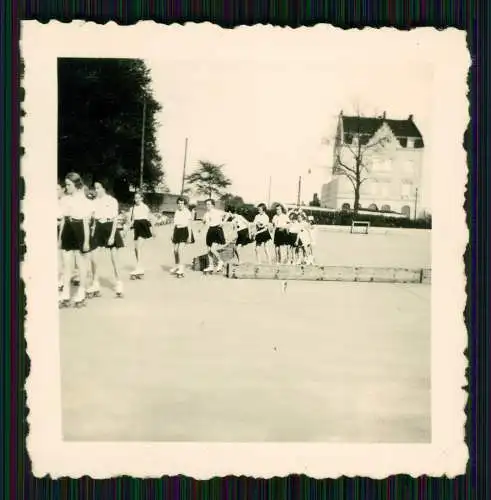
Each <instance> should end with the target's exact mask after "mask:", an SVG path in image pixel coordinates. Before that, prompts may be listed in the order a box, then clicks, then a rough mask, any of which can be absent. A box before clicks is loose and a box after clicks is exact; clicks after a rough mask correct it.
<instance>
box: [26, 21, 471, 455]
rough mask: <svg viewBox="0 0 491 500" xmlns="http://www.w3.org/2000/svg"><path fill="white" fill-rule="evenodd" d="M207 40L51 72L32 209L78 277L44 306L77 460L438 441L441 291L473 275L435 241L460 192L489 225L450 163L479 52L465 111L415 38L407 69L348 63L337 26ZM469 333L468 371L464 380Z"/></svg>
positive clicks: (54, 62)
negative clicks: (109, 452) (86, 454)
mask: <svg viewBox="0 0 491 500" xmlns="http://www.w3.org/2000/svg"><path fill="white" fill-rule="evenodd" d="M92 28H93V29H94V30H95V29H97V30H102V29H104V28H103V27H97V28H96V27H95V26H93V27H92ZM195 28H196V27H195V26H187V27H179V28H176V36H175V46H174V47H173V50H169V48H170V47H172V46H173V43H172V36H171V35H170V34H169V32H168V31H167V35H166V37H163V38H162V45H161V50H157V49H156V48H155V47H154V48H153V50H149V49H148V45H142V44H141V39H142V38H141V37H142V35H140V38H139V39H137V40H136V42H135V46H136V47H138V46H142V47H144V48H143V49H142V50H141V51H140V53H138V50H137V49H135V47H133V48H132V50H129V51H126V52H125V51H121V54H120V55H119V56H118V55H117V54H116V52H117V50H114V52H115V53H114V54H111V53H108V50H100V54H99V55H97V53H94V52H95V51H94V50H86V51H85V53H84V50H82V48H81V47H80V45H78V48H77V50H73V51H72V53H70V51H69V50H65V51H63V50H61V52H62V53H61V54H56V55H55V54H54V53H53V54H51V55H50V57H51V59H50V61H51V62H50V64H49V65H48V66H47V67H45V71H50V72H53V71H54V73H55V74H51V76H50V79H49V81H50V82H52V87H51V88H50V92H49V95H50V96H51V97H48V98H47V99H48V101H49V102H53V104H54V106H51V107H50V109H49V113H50V118H49V120H47V124H46V125H45V126H46V131H48V130H49V131H50V133H49V135H47V138H46V141H50V146H49V150H50V151H51V153H52V154H53V155H52V156H50V157H49V160H48V161H46V159H45V158H42V157H37V156H36V158H35V159H34V158H33V159H31V160H29V159H28V160H27V161H31V162H33V163H35V164H36V168H37V169H41V170H42V169H49V170H50V173H49V174H47V175H48V178H49V182H48V181H47V180H46V179H45V180H44V181H43V186H48V185H49V187H47V189H49V190H48V191H46V192H42V193H41V192H39V190H40V189H42V187H41V186H38V188H34V187H33V186H31V187H30V186H29V180H27V193H29V192H31V193H35V192H36V189H37V190H38V191H37V196H39V197H40V198H41V200H42V202H38V205H37V206H38V207H40V209H41V210H42V204H43V203H46V204H49V205H50V207H53V208H52V209H50V210H49V211H46V213H45V215H44V216H43V217H42V218H40V219H39V220H38V222H37V225H39V224H42V225H43V228H42V230H41V232H42V234H44V238H45V239H46V240H49V242H46V246H45V248H46V250H45V251H46V253H49V255H50V257H49V258H48V261H49V262H50V263H51V264H54V265H52V266H51V265H50V266H49V267H50V272H51V273H52V275H51V276H50V277H49V279H50V280H51V281H49V283H47V284H46V285H47V286H50V287H51V283H52V284H53V287H52V291H51V292H50V293H49V300H50V301H48V296H46V298H45V301H44V302H43V304H42V308H44V309H48V308H51V310H52V311H53V316H52V317H56V321H57V322H58V323H57V324H58V325H59V326H58V327H57V328H56V336H53V337H52V338H53V339H54V340H53V342H54V344H56V351H54V352H56V356H57V357H58V360H57V364H58V366H57V368H56V370H57V376H58V377H59V380H58V386H57V389H56V394H57V395H58V396H57V397H58V398H59V414H58V415H57V417H56V419H57V420H56V421H57V425H59V429H58V430H59V433H60V439H61V441H62V442H64V443H67V444H81V443H85V444H94V443H118V444H119V445H120V446H123V445H125V444H131V443H161V444H165V443H173V444H174V445H176V444H179V443H183V444H185V443H195V444H199V443H208V444H213V443H216V444H218V443H228V444H232V443H237V444H240V443H256V444H264V445H267V444H268V443H269V444H273V443H275V444H281V443H283V444H287V443H289V444H295V443H299V444H300V443H303V444H325V445H329V444H332V445H335V444H350V445H427V446H431V445H432V444H435V443H437V442H438V440H439V439H440V438H439V434H438V432H440V433H441V430H440V431H439V430H438V427H439V423H438V419H439V418H440V416H441V413H440V414H438V410H436V411H437V413H435V408H436V406H437V403H436V401H437V400H438V399H435V398H438V397H439V396H438V395H437V394H439V395H442V394H446V393H445V392H444V391H443V392H441V391H440V389H439V388H441V387H442V383H445V382H448V379H447V380H446V381H445V380H443V377H442V372H436V371H435V370H436V368H435V366H436V365H435V363H436V361H435V360H436V359H437V358H436V355H435V350H434V348H435V345H436V340H435V324H436V322H437V319H435V318H438V317H440V316H441V313H440V316H437V317H435V316H434V314H435V313H434V309H433V306H434V302H435V294H436V292H435V280H436V279H439V280H441V279H442V276H443V280H444V281H445V276H446V275H448V276H450V275H451V274H452V272H451V271H446V270H445V268H443V264H442V262H447V261H446V260H445V258H444V257H441V255H440V254H438V252H441V251H442V249H443V251H445V232H446V231H449V227H450V228H452V227H454V228H456V229H458V230H459V231H461V232H462V227H461V226H459V224H460V223H461V220H460V219H459V218H457V219H455V217H454V218H453V221H452V223H451V225H450V226H448V223H449V221H448V220H443V228H444V229H443V234H444V238H443V239H442V232H441V227H442V226H440V232H439V233H438V234H437V235H435V225H436V224H438V219H437V218H438V217H442V212H441V210H442V202H440V201H438V198H439V197H441V196H442V195H443V197H444V198H445V194H446V193H445V190H446V189H448V192H447V195H448V196H453V199H452V200H450V201H449V200H448V199H446V201H444V202H443V206H445V203H446V204H447V205H448V204H449V203H451V202H455V201H457V206H456V208H455V210H456V212H455V213H457V214H458V217H462V221H463V220H464V217H465V214H464V213H463V211H462V203H460V206H459V202H461V199H462V200H463V192H464V191H463V189H464V184H462V185H459V182H457V187H456V188H455V187H452V180H450V179H449V178H448V177H451V176H452V175H453V173H452V172H453V171H454V172H455V175H456V176H457V177H456V178H458V179H460V178H462V179H464V178H465V152H463V151H461V147H462V143H461V142H458V141H454V143H451V144H450V145H449V143H450V142H451V141H453V140H454V138H455V137H457V138H458V137H459V135H458V133H460V134H461V136H460V138H461V137H462V134H463V132H464V131H465V128H466V126H467V122H466V118H467V116H466V115H465V112H466V97H465V90H466V86H465V85H466V83H465V79H466V71H467V67H466V63H467V61H466V59H465V54H466V51H465V42H464V43H463V45H462V44H460V43H459V42H461V37H458V36H457V39H456V42H457V43H456V44H455V46H456V47H457V48H458V51H457V52H458V53H459V54H460V53H462V54H463V55H464V56H463V59H462V61H461V62H460V65H461V68H460V73H458V71H456V70H455V68H454V73H455V74H457V75H460V79H461V80H458V78H457V81H458V85H456V88H457V91H459V90H462V89H463V91H464V93H463V95H461V96H459V95H457V97H460V101H457V100H456V101H455V107H454V108H453V110H450V111H448V107H452V105H453V103H452V102H451V101H450V102H446V101H443V102H442V100H440V101H438V102H437V101H436V99H435V96H436V95H437V94H438V93H439V89H440V88H441V84H442V81H443V80H442V79H443V78H444V77H443V76H442V75H444V71H442V67H444V68H447V67H448V66H449V65H450V63H449V62H448V61H446V60H444V61H443V62H442V61H440V63H441V64H440V66H438V64H436V63H435V62H432V60H431V58H430V57H424V54H422V50H421V47H418V43H416V42H415V40H416V38H415V37H414V34H413V38H410V36H411V35H409V36H408V35H404V34H402V33H401V34H400V37H401V38H400V39H401V45H400V50H399V52H398V53H397V54H391V52H390V50H387V47H385V51H384V52H383V53H378V54H373V53H372V51H373V50H376V48H377V47H382V46H383V45H384V44H383V43H381V41H380V37H379V38H378V39H377V38H376V36H375V38H374V39H373V40H374V41H373V47H371V48H370V47H369V46H365V47H363V46H362V45H363V42H362V40H369V37H368V34H367V33H365V35H364V38H362V37H361V36H360V34H358V36H357V37H355V38H353V39H350V38H349V32H346V33H338V34H337V35H336V34H333V33H331V35H332V39H333V41H334V38H336V37H338V39H344V40H346V42H345V46H344V47H343V46H338V45H335V44H334V43H333V44H329V37H330V35H329V30H326V31H325V32H323V31H322V30H317V31H316V32H315V33H317V35H316V36H317V38H315V37H313V38H312V40H311V41H310V45H309V43H307V42H308V40H309V39H308V36H307V35H306V32H303V35H302V34H300V33H299V35H298V37H297V39H296V37H295V32H294V31H291V32H290V33H289V34H288V36H286V34H285V33H283V34H282V30H281V29H279V30H278V29H276V30H272V31H270V40H271V45H268V47H267V48H266V49H264V51H261V46H262V43H261V42H263V41H264V37H265V36H266V35H267V30H266V28H262V29H261V30H260V31H258V37H257V38H255V37H254V36H253V34H254V31H253V30H252V29H251V30H249V31H245V32H236V33H235V35H234V32H233V31H229V32H227V33H221V35H220V36H219V37H215V38H213V37H211V38H209V39H208V42H207V43H208V44H209V46H211V47H212V48H213V47H215V49H216V50H215V51H213V50H211V51H210V50H205V49H204V48H202V50H201V51H199V50H198V49H196V48H195V46H194V45H190V43H186V40H187V39H186V40H185V38H186V36H187V35H189V32H190V31H193V30H194V29H195ZM37 29H38V30H39V33H42V32H43V29H41V28H39V27H38V28H37ZM57 29H59V30H60V29H61V30H63V29H65V30H66V28H61V26H58V28H57ZM73 29H74V31H76V30H77V29H79V30H83V29H84V28H83V27H82V26H79V27H78V28H76V27H73ZM111 29H112V30H113V31H112V33H113V40H114V39H115V38H114V36H115V34H116V33H118V36H119V37H120V38H119V39H120V40H124V39H125V37H126V36H129V35H130V33H132V32H131V31H128V30H126V31H125V28H116V27H113V28H111ZM155 29H156V28H155ZM207 29H208V30H209V31H208V32H209V33H210V36H211V32H212V31H213V32H215V31H218V33H220V31H222V30H220V29H219V28H216V30H215V29H214V28H213V27H208V28H207ZM34 31H35V30H34ZM34 31H33V36H32V40H34V39H36V37H35V33H34ZM234 31H235V30H234ZM339 31H342V30H339ZM143 32H144V31H143ZM376 32H377V30H374V35H376ZM390 32H391V33H392V34H393V35H397V32H396V31H395V30H394V31H389V32H387V35H388V34H389V33H390ZM36 33H37V32H36ZM46 33H47V31H46ZM140 33H142V30H140ZM206 33H207V31H206V30H203V34H202V35H201V38H200V37H198V38H197V39H196V44H197V45H199V43H200V40H205V38H206V37H205V35H206ZM307 34H308V33H307ZM259 35H261V36H259ZM275 35H276V36H275ZM323 36H324V38H325V43H326V45H325V46H324V48H323V49H322V50H319V46H318V41H319V40H322V38H323ZM261 37H262V38H261ZM339 37H341V38H339ZM404 37H406V38H404ZM130 38H131V37H129V38H128V40H129V39H130ZM75 39H76V40H77V42H80V40H81V39H80V38H77V37H76V36H75V37H74V40H73V41H72V42H70V40H69V39H68V41H67V44H68V46H70V47H71V46H74V45H75ZM32 40H31V49H32V50H35V48H34V43H33V41H32ZM387 40H389V38H387ZM395 40H397V38H395ZM464 40H465V39H464ZM98 41H99V42H100V40H98V39H97V37H94V44H97V43H98ZM254 41H256V43H254ZM139 44H140V45H139ZM227 44H228V45H227ZM295 44H296V45H295ZM349 44H351V46H350V45H349ZM428 44H429V42H428ZM293 45H295V47H297V49H296V51H293V52H292V49H291V48H292V46H293ZM385 45H389V44H385ZM421 45H422V46H423V47H424V46H425V42H424V39H422V41H421ZM436 45H438V44H436ZM99 46H100V44H99ZM190 46H191V47H192V49H190V48H189V47H190ZM224 46H227V48H226V49H225V48H223V47H224ZM145 47H146V48H147V50H145ZM193 47H194V48H193ZM220 47H221V48H223V52H220V50H219V48H220ZM26 50H27V49H26ZM179 50H182V54H180V52H179ZM193 50H196V51H197V52H196V53H193ZM336 51H337V54H336ZM459 51H460V52H459ZM326 52H327V54H326ZM367 54H372V56H373V57H368V56H367ZM29 61H30V59H29V57H28V56H27V55H26V73H27V75H26V79H27V80H28V82H29V81H30V82H34V80H33V78H34V76H33V75H34V74H36V73H35V70H36V69H37V68H39V67H40V66H41V64H40V63H39V62H38V65H37V66H36V60H35V57H33V59H32V61H33V62H32V68H34V69H32V70H31V71H32V73H31V80H29V71H30V66H29ZM45 81H48V80H47V79H46V80H45ZM39 85H42V83H39ZM459 85H460V86H459ZM38 94H39V95H42V92H38ZM31 95H35V92H34V91H33V92H32V94H31ZM27 96H29V90H27ZM451 96H455V91H454V93H453V94H451ZM27 102H28V103H29V101H27ZM31 102H32V101H31ZM442 110H447V113H449V115H447V117H445V116H444V115H442V114H441V111H442ZM31 111H32V113H33V115H35V113H36V111H37V110H36V109H35V106H34V105H33V107H32V109H31V110H30V109H27V110H26V112H27V113H28V116H29V113H30V112H31ZM439 113H440V114H439ZM452 113H453V114H452ZM459 113H460V114H459ZM462 113H464V114H463V115H462ZM51 115H52V116H51ZM449 117H453V118H454V129H453V130H456V131H457V134H456V133H455V132H454V131H452V132H449V133H448V134H447V136H446V137H447V138H445V135H446V132H443V131H442V130H441V127H446V126H450V125H449ZM455 117H460V119H461V123H460V124H459V123H457V121H456V118H455ZM38 126H40V127H43V124H42V120H41V122H40V125H38ZM26 128H27V124H26ZM26 133H28V132H26ZM30 133H31V134H32V135H34V134H35V133H36V132H35V131H34V128H32V129H31V132H30ZM38 133H39V134H43V129H42V128H41V129H40V130H38ZM50 135H53V137H51V136H50ZM37 144H39V146H38V148H40V147H41V142H39V143H37ZM444 148H446V149H444ZM32 151H33V153H36V151H38V150H36V147H35V146H33V148H32ZM455 151H457V152H458V154H457V155H455V154H454V153H452V152H455ZM449 153H450V154H453V157H452V156H450V158H449V156H448V154H449ZM27 155H29V148H27ZM459 155H460V156H459ZM49 162H53V163H52V164H48V163H49ZM452 162H453V163H452ZM442 164H444V166H442ZM455 164H457V167H455V166H454V165H455ZM459 169H461V170H462V172H463V174H462V173H461V172H460V171H459ZM442 171H443V172H444V174H445V175H447V176H448V177H447V178H445V177H444V176H441V175H438V176H437V175H436V173H440V172H442ZM26 172H29V170H26ZM36 175H38V176H39V173H38V174H36ZM459 176H460V177H459ZM435 180H437V181H438V183H439V185H437V186H435ZM33 182H36V180H35V178H33ZM55 186H56V189H55ZM436 188H438V190H439V191H437V189H436ZM455 193H457V194H455ZM461 193H462V194H461ZM456 196H462V198H461V199H456V198H455V197H456ZM27 200H28V201H29V200H30V198H27ZM460 211H462V212H460ZM30 213H31V215H32V214H33V213H34V211H31V212H30ZM34 215H35V214H34ZM47 215H49V216H50V217H47ZM452 215H453V212H452V213H448V214H447V216H448V217H449V218H451V217H452ZM443 217H445V214H443ZM31 220H32V219H31ZM452 224H453V226H452ZM446 236H447V237H448V238H451V237H452V234H450V233H447V235H446ZM465 237H466V236H465V235H464V240H463V245H461V246H460V247H459V244H460V243H459V242H460V240H458V241H457V243H455V246H456V247H457V248H456V250H457V251H456V255H457V260H455V261H453V262H451V263H452V264H453V265H454V266H456V267H457V276H459V274H458V272H459V270H460V268H459V266H460V267H462V266H463V263H462V261H461V260H460V261H459V260H458V258H459V252H460V251H462V252H463V250H465V241H466V240H465ZM436 240H437V241H436ZM449 241H450V240H449ZM38 244H39V245H41V246H42V245H43V241H39V243H38V241H34V239H32V240H30V245H38ZM28 247H29V244H28ZM435 252H437V256H435ZM28 253H29V252H28ZM53 254H54V255H53ZM435 260H437V261H439V262H440V267H438V264H436V268H435ZM447 260H448V259H447ZM40 265H41V266H42V262H41V264H40ZM32 269H33V268H31V270H32ZM446 273H448V274H446ZM44 275H45V276H48V274H47V271H46V272H45V274H44ZM432 275H433V277H434V279H433V282H432ZM435 276H436V277H435ZM55 283H56V285H55ZM442 289H443V290H445V285H444V284H443V286H442V282H441V281H440V290H442ZM39 290H40V288H39ZM50 290H51V288H50ZM455 292H456V294H457V296H458V297H460V294H464V296H465V289H464V285H463V284H462V289H461V290H460V289H459V290H457V289H456V290H455ZM42 298H43V297H42V295H41V296H40V297H39V298H36V299H32V298H31V300H39V301H41V300H42ZM51 299H54V300H51ZM436 300H438V299H436ZM457 300H459V299H457ZM457 304H458V303H457ZM39 307H40V308H41V306H39ZM444 310H445V306H443V311H444ZM440 311H441V309H440ZM40 312H41V311H40ZM461 313H462V311H458V310H456V311H455V315H452V316H451V317H452V318H459V314H460V317H461V315H462V314H461ZM452 314H453V313H452ZM457 326H459V325H457ZM441 328H445V327H444V326H442V325H440V326H439V328H438V329H439V330H440V329H441ZM459 333H460V334H461V333H462V332H461V331H460V332H458V333H457V336H453V335H452V333H451V332H450V331H448V332H447V336H448V343H447V346H452V348H455V349H456V351H455V352H453V351H452V355H450V356H449V357H448V358H447V359H448V360H454V359H459V356H460V357H462V359H463V361H462V366H464V363H465V358H463V349H464V348H465V344H462V346H461V344H459V342H461V341H462V339H461V338H460V337H459ZM463 336H464V337H465V330H464V333H463ZM50 338H51V337H50ZM31 345H32V344H31ZM459 346H460V347H462V348H461V349H460V350H459ZM440 354H443V353H442V352H440ZM53 359H55V358H53ZM440 362H443V363H444V362H445V361H444V359H443V361H441V360H440ZM32 363H33V367H34V366H35V363H36V358H35V357H33V358H32ZM462 366H459V365H457V366H456V369H455V370H456V371H455V372H454V376H455V380H456V386H455V387H454V391H455V394H457V397H460V398H461V406H462V409H463V405H464V404H465V395H464V393H463V392H462V394H461V395H460V396H459V392H458V391H459V390H460V389H461V387H462V386H463V385H464V383H465V376H464V372H463V368H462ZM32 373H33V374H35V373H36V370H34V369H33V372H32ZM33 376H34V375H33ZM462 380H464V383H461V384H460V382H461V381H462ZM31 382H32V381H31ZM34 384H35V382H34ZM459 384H460V385H459ZM436 390H438V393H436ZM459 401H460V400H459ZM453 404H454V406H455V401H454V402H453ZM458 407H459V404H457V408H458ZM453 418H454V420H455V419H457V421H459V418H461V419H463V418H464V417H463V416H462V415H460V414H457V415H455V416H454V417H453ZM450 420H452V417H449V421H450ZM463 422H464V421H463V420H462V425H463ZM435 432H436V433H437V434H435ZM462 433H463V428H462ZM457 437H458V436H457ZM457 442H459V441H457ZM462 443H463V440H462ZM368 456H369V455H368ZM372 458H373V457H372ZM459 463H460V462H459ZM464 463H465V462H464Z"/></svg>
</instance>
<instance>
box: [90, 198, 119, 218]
mask: <svg viewBox="0 0 491 500" xmlns="http://www.w3.org/2000/svg"><path fill="white" fill-rule="evenodd" d="M92 204H93V208H94V218H95V219H99V220H100V219H116V218H117V217H118V202H117V200H116V198H113V197H112V196H109V195H106V196H102V197H101V198H96V199H95V200H93V202H92Z"/></svg>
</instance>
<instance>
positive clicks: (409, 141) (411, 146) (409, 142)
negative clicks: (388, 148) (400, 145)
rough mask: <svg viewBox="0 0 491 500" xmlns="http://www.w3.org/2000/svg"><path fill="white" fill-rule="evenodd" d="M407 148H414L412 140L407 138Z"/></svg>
mask: <svg viewBox="0 0 491 500" xmlns="http://www.w3.org/2000/svg"><path fill="white" fill-rule="evenodd" d="M407 147H408V148H414V139H412V138H408V140H407Z"/></svg>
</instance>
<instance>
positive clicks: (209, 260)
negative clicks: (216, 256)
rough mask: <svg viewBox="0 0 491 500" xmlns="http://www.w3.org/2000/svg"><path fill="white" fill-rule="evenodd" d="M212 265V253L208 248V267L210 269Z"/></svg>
mask: <svg viewBox="0 0 491 500" xmlns="http://www.w3.org/2000/svg"><path fill="white" fill-rule="evenodd" d="M213 265H214V262H213V252H212V251H211V247H208V267H209V268H212V267H213Z"/></svg>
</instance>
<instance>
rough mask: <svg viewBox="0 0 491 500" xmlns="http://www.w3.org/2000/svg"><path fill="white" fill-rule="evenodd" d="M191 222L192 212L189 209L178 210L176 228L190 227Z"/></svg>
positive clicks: (175, 218)
mask: <svg viewBox="0 0 491 500" xmlns="http://www.w3.org/2000/svg"><path fill="white" fill-rule="evenodd" d="M190 222H191V212H190V211H189V210H188V209H187V208H183V209H182V210H176V213H175V214H174V224H175V225H176V227H188V226H189V224H190Z"/></svg>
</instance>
